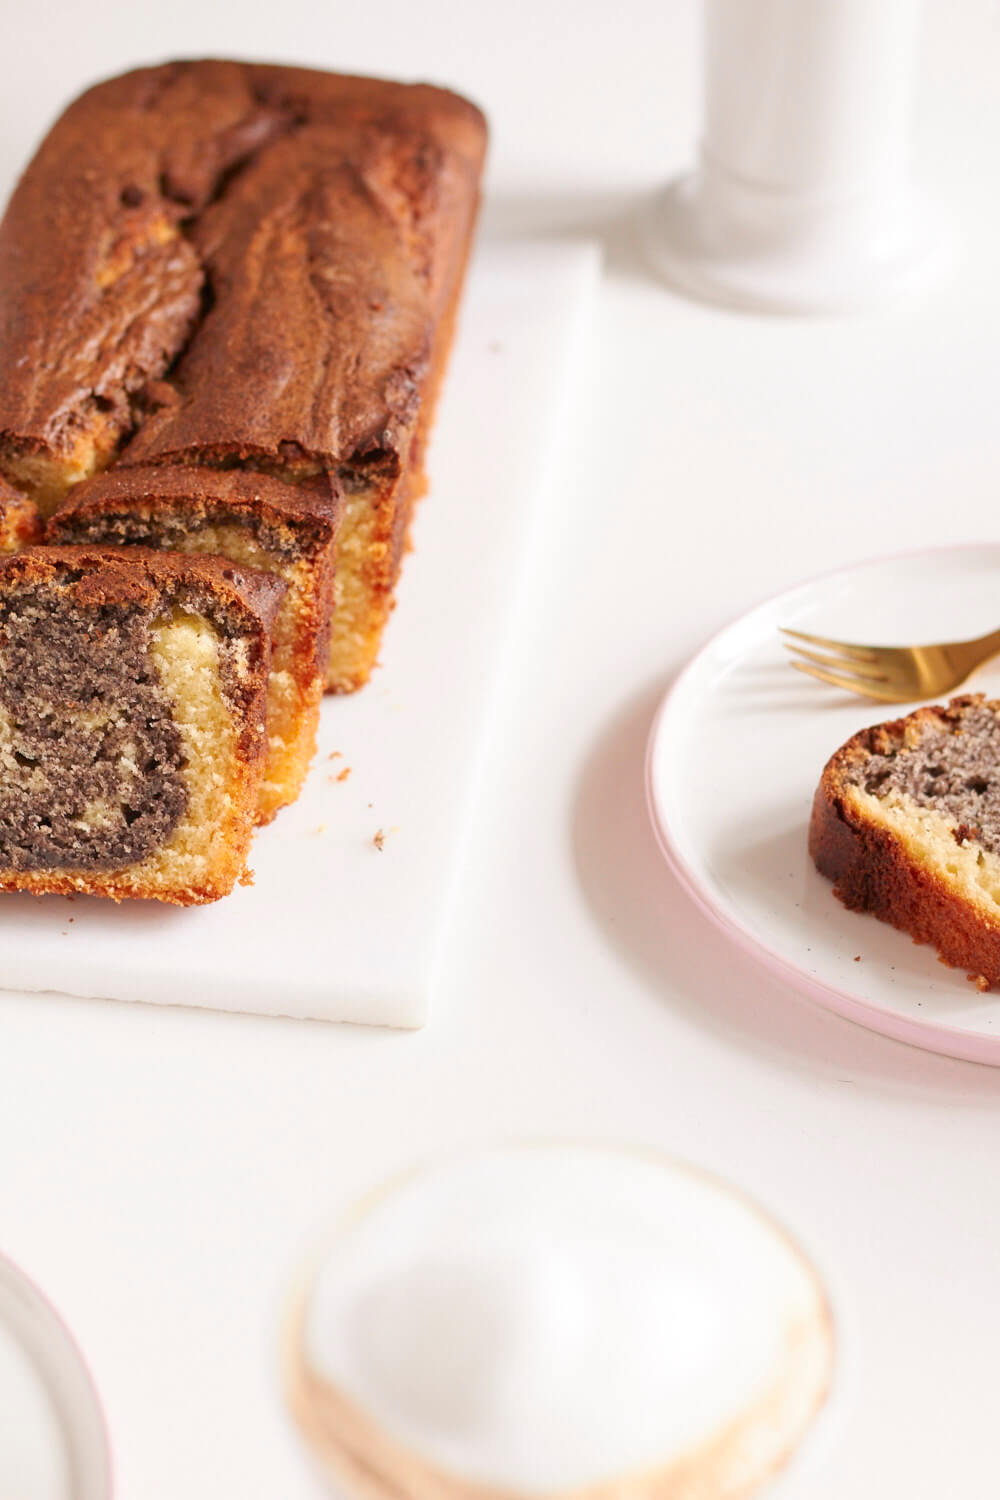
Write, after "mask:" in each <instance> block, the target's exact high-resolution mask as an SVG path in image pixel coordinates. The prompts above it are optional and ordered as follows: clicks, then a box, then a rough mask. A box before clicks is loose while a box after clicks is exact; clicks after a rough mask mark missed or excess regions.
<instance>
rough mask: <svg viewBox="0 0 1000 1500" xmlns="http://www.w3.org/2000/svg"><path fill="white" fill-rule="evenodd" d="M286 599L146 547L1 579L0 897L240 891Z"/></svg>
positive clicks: (72, 552) (45, 554) (211, 565)
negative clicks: (15, 893)
mask: <svg viewBox="0 0 1000 1500" xmlns="http://www.w3.org/2000/svg"><path fill="white" fill-rule="evenodd" d="M283 593H284V586H283V585H282V584H281V583H280V581H279V580H277V579H275V578H273V577H271V576H270V575H268V574H264V573H252V572H247V571H241V570H238V569H236V568H234V567H232V566H231V565H228V564H226V563H224V562H222V561H221V560H220V559H217V558H184V557H178V556H175V555H172V554H163V553H157V552H149V551H146V550H144V549H138V548H136V549H128V550H120V551H119V550H109V549H100V548H93V547H52V548H32V549H28V550H26V551H24V552H21V553H18V554H17V555H15V556H13V557H11V558H8V559H7V560H6V561H5V562H3V563H2V564H0V771H2V774H0V889H28V890H33V891H36V892H39V893H41V892H45V891H73V890H85V891H90V892H93V893H96V894H105V895H112V896H115V897H116V898H118V897H121V896H155V897H157V898H158V899H160V900H166V901H173V902H177V903H180V904H189V903H191V902H194V901H205V900H213V899H215V898H216V897H217V896H219V895H223V894H225V892H226V891H227V890H229V889H230V888H231V887H232V884H233V882H234V881H235V880H236V879H237V878H238V876H239V875H240V874H241V872H242V870H243V868H244V861H245V855H246V850H247V847H248V844H249V837H250V830H251V827H252V822H253V813H254V809H255V806H256V794H257V787H258V784H259V780H260V773H261V768H262V764H263V757H264V745H265V739H264V695H265V688H266V682H267V672H268V666H269V656H270V631H271V629H272V627H273V624H274V619H275V616H276V613H277V609H278V607H279V604H280V602H281V598H282V595H283Z"/></svg>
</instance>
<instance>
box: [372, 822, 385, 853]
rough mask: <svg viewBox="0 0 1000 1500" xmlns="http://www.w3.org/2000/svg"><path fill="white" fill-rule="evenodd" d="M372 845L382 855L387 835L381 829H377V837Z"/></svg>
mask: <svg viewBox="0 0 1000 1500" xmlns="http://www.w3.org/2000/svg"><path fill="white" fill-rule="evenodd" d="M372 843H373V844H374V845H375V848H376V849H378V850H379V852H380V853H381V851H382V850H383V849H384V848H385V834H384V833H383V832H382V829H381V828H377V829H376V830H375V837H374V838H373V839H372Z"/></svg>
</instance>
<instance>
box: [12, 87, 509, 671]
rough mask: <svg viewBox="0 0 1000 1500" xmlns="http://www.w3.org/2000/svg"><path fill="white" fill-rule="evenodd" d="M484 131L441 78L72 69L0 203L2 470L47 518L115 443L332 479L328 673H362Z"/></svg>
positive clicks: (407, 489) (132, 462) (438, 352)
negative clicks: (73, 95)
mask: <svg viewBox="0 0 1000 1500" xmlns="http://www.w3.org/2000/svg"><path fill="white" fill-rule="evenodd" d="M485 143H486V129H485V123H484V121H483V117H482V115H481V114H480V113H479V111H478V110H477V109H476V108H475V107H474V106H473V105H472V104H470V103H468V102H467V101H466V100H464V99H461V98H459V97H457V96H456V95H454V94H451V93H448V92H446V91H444V90H441V89H436V88H432V87H429V86H426V85H420V84H416V85H405V84H396V83H388V82H382V81H378V80H374V79H364V78H352V77H344V76H338V75H334V74H327V73H319V72H313V71H310V70H307V69H303V68H288V67H271V66H265V65H258V64H250V63H236V62H220V61H205V62H177V63H170V64H167V65H165V66H162V67H154V68H144V69H140V70H138V71H136V72H133V73H128V74H126V75H124V76H123V77H120V78H115V79H111V80H110V81H108V82H105V83H102V84H99V85H97V86H96V87H95V88H92V89H90V90H89V92H87V93H85V94H84V95H83V96H82V97H81V98H79V99H78V100H77V101H76V102H75V103H74V104H72V105H71V106H70V107H69V109H67V110H66V112H65V114H64V115H63V116H62V117H61V119H60V120H59V121H58V122H57V123H56V125H55V126H54V127H53V129H52V130H51V131H50V133H49V135H48V136H47V137H46V139H45V140H44V141H43V143H42V145H41V147H40V148H39V150H38V153H37V154H36V156H35V158H34V159H33V161H32V162H31V163H30V165H29V166H28V168H27V170H26V172H25V173H24V176H23V177H22V179H21V181H20V183H19V184H18V186H17V188H16V190H15V192H14V195H13V197H12V199H11V201H10V204H9V206H8V208H7V212H6V215H5V217H4V219H3V222H2V224H0V287H2V293H3V297H2V309H0V473H2V474H3V475H4V476H5V477H6V479H7V480H8V481H9V482H10V483H11V484H12V485H14V486H15V487H17V488H18V489H20V490H23V491H24V492H26V493H27V495H28V496H29V498H30V499H31V500H33V501H34V502H35V503H36V504H37V505H38V506H39V508H40V509H41V510H42V512H43V513H44V514H46V515H48V514H51V512H52V511H53V510H54V509H55V508H56V507H57V506H58V504H59V503H60V501H61V500H62V499H63V498H64V496H65V495H66V494H67V492H68V491H69V490H70V489H71V487H72V486H73V485H75V484H76V483H78V482H79V481H81V480H83V479H86V478H88V477H89V476H91V475H93V474H95V473H97V472H99V471H100V470H103V469H107V468H109V467H110V466H112V465H115V466H116V468H117V470H118V471H124V470H125V469H126V468H130V467H132V466H141V467H142V468H143V469H148V468H149V467H151V466H170V467H178V466H186V465H195V466H197V467H198V468H200V469H205V468H214V469H232V468H237V469H244V470H251V471H256V472H258V473H266V474H268V475H270V476H272V477H276V478H277V479H279V480H281V481H283V482H284V483H287V484H299V483H303V482H308V481H310V480H314V479H316V478H317V477H320V476H332V478H333V480H334V482H335V485H336V488H337V490H338V491H339V492H340V493H342V495H343V510H342V514H341V517H340V521H339V527H338V538H337V542H336V558H335V573H336V584H335V592H336V608H335V611H334V617H333V627H332V631H331V632H330V638H329V657H328V661H327V665H326V683H327V685H328V686H329V687H330V688H332V689H337V690H349V689H353V688H356V687H358V686H359V685H360V684H361V683H363V682H364V681H365V680H366V678H367V676H368V674H369V672H370V670H371V667H372V665H373V663H374V659H375V655H376V652H377V649H378V645H379V639H380V635H381V631H382V627H383V625H384V623H385V620H386V618H387V615H388V612H389V609H390V608H391V601H392V591H393V587H394V584H395V579H396V575H397V572H398V569H399V565H400V559H401V556H402V552H403V547H404V542H405V539H406V532H407V526H408V522H409V518H410V512H411V508H412V505H413V501H414V498H415V497H416V495H417V494H418V493H419V491H420V489H421V486H422V483H423V480H422V460H423V450H424V444H425V440H426V437H427V431H428V424H429V421H430V417H431V411H432V407H433V403H434V397H435V393H436V390H437V386H438V383H439V380H440V377H441V373H442V368H443V364H444V360H445V357H446V354H447V350H448V346H449V343H450V335H451V327H452V319H453V314H454V311H455V307H456V303H457V300H458V296H459V291H460V287H461V283H462V278H463V271H464V266H465V261H466V256H467V252H468V247H469V242H470V237H471V233H472V229H473V225H474V220H475V215H476V208H477V201H478V190H479V178H480V173H481V169H482V163H483V156H484V151H485ZM145 482H146V481H145V479H143V480H142V483H143V484H145Z"/></svg>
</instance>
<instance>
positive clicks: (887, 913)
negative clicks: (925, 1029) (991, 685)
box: [809, 693, 1000, 990]
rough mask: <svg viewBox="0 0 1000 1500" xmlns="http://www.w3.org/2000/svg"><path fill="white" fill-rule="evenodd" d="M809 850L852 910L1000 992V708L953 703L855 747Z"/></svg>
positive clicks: (837, 769)
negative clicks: (898, 930) (896, 930)
mask: <svg viewBox="0 0 1000 1500" xmlns="http://www.w3.org/2000/svg"><path fill="white" fill-rule="evenodd" d="M809 850H810V853H811V854H812V857H813V859H814V861H815V863H816V867H817V869H818V870H819V871H820V873H821V874H823V875H825V876H827V878H828V879H830V880H832V881H833V882H834V889H835V891H836V894H837V895H838V896H839V897H840V899H841V901H843V903H844V905H845V906H847V907H849V908H850V909H851V910H853V911H869V912H871V913H872V914H873V915H874V916H876V917H879V918H880V919H881V920H882V921H883V922H891V923H892V925H893V926H894V927H899V928H902V930H903V931H904V932H908V933H910V934H911V936H912V937H914V938H915V939H916V940H917V942H920V943H933V944H934V946H935V948H936V949H937V951H938V953H939V955H940V957H941V959H942V961H943V962H944V963H946V964H952V965H954V966H955V967H956V968H961V969H966V970H968V972H969V977H970V978H972V979H975V981H976V983H977V984H978V986H979V988H980V989H984V990H985V989H989V988H990V987H991V986H992V985H1000V701H992V702H991V701H988V700H987V699H986V698H985V697H984V696H983V694H981V693H980V694H976V695H972V696H965V697H961V698H953V699H952V700H951V702H950V703H949V704H947V705H946V706H941V707H933V708H921V709H918V710H917V711H916V712H915V713H912V714H909V715H908V716H907V717H906V718H904V719H895V720H893V721H892V722H891V723H887V724H876V725H873V726H872V727H871V728H870V729H863V730H862V731H861V732H860V733H859V734H856V735H854V736H853V738H852V739H850V740H848V741H847V743H846V744H845V745H843V746H842V747H841V748H840V749H839V750H838V751H837V752H836V754H835V755H834V756H833V757H832V758H831V759H830V761H829V762H828V763H827V765H826V767H825V769H824V771H823V775H822V777H821V779H820V784H819V787H818V788H817V791H816V796H815V799H814V802H813V811H812V821H811V824H810V829H809Z"/></svg>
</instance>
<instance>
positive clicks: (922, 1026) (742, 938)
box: [644, 540, 1000, 1068]
mask: <svg viewBox="0 0 1000 1500" xmlns="http://www.w3.org/2000/svg"><path fill="white" fill-rule="evenodd" d="M985 546H990V547H1000V542H998V541H995V540H994V541H990V542H983V541H979V542H957V543H952V544H950V545H948V546H943V547H917V548H910V549H908V550H906V551H902V552H894V553H888V554H886V555H884V556H879V557H869V558H861V559H860V560H859V561H858V562H855V563H848V564H847V565H846V566H842V567H839V568H830V569H827V570H826V571H825V572H822V573H818V574H815V575H814V576H813V577H811V578H807V579H804V580H803V581H802V582H801V583H796V584H792V585H791V587H790V588H787V589H782V590H780V591H779V592H778V593H774V594H769V595H768V596H767V597H766V598H764V599H761V600H759V601H758V602H757V603H756V604H754V605H751V607H750V608H749V609H747V610H744V611H743V613H742V614H739V615H736V616H735V617H734V618H733V619H732V620H730V621H728V622H727V623H726V624H725V625H723V626H722V628H721V629H720V630H717V631H716V632H715V633H714V634H713V635H712V636H710V637H709V639H708V640H707V641H706V642H705V643H704V645H703V646H701V647H700V648H699V649H698V650H697V651H696V652H695V654H694V655H693V656H692V657H691V659H690V660H689V661H688V663H687V665H686V666H685V667H683V668H682V669H681V671H680V672H679V673H678V674H677V676H676V677H675V678H674V680H673V682H672V683H671V684H670V686H669V688H668V689H667V691H666V693H665V694H664V696H663V699H662V701H661V702H660V706H659V708H658V709H657V710H656V714H655V716H654V718H653V723H652V725H651V727H650V731H649V739H648V741H647V745H646V760H645V778H644V779H645V788H646V806H647V809H648V812H649V818H650V822H651V824H652V826H653V833H654V835H655V837H656V842H657V844H658V846H659V849H660V853H661V854H662V855H663V857H664V859H665V860H666V862H667V864H668V865H669V866H670V868H671V870H672V871H673V873H674V874H675V875H676V877H677V879H678V880H679V882H680V884H681V885H682V886H683V888H684V890H685V891H686V892H687V894H688V895H689V896H690V897H691V899H692V900H693V901H694V903H695V905H696V906H698V907H699V908H700V909H701V910H702V911H703V912H704V913H705V915H706V916H707V917H708V918H709V919H710V920H711V921H712V922H714V924H715V926H716V927H718V928H719V929H720V930H721V931H722V932H723V933H724V934H725V935H726V937H727V938H729V939H730V941H732V942H734V943H735V944H736V946H737V947H738V948H740V949H742V951H743V952H744V953H748V954H749V955H750V956H751V957H752V958H755V959H756V960H757V961H758V962H759V963H761V964H763V966H764V967H765V968H767V969H770V970H771V972H772V973H774V974H776V975H778V976H779V978H782V979H785V980H788V981H790V982H791V983H792V984H794V985H795V986H796V987H797V988H798V989H799V990H800V991H802V992H803V993H804V994H806V995H807V996H809V998H810V999H812V1000H815V1001H816V1002H817V1003H818V1004H820V1005H822V1006H823V1007H824V1008H825V1009H826V1010H830V1011H833V1012H834V1013H835V1014H836V1015H839V1016H843V1017H844V1018H845V1019H846V1020H848V1021H853V1022H855V1024H856V1025H858V1026H863V1027H865V1029H866V1030H868V1031H875V1032H878V1033H879V1034H880V1035H881V1036H887V1037H890V1038H891V1039H892V1040H893V1041H897V1042H905V1043H907V1044H908V1045H909V1046H911V1047H919V1048H920V1049H921V1050H922V1051H924V1052H936V1053H938V1054H940V1055H941V1056H944V1057H954V1058H958V1059H959V1060H960V1061H961V1062H973V1063H982V1064H985V1065H986V1066H987V1067H993V1068H995V1067H1000V1037H996V1038H993V1037H975V1036H971V1035H970V1034H969V1033H968V1032H967V1031H962V1030H959V1029H957V1028H956V1027H953V1026H943V1025H941V1024H940V1023H938V1022H936V1021H924V1020H920V1021H916V1020H907V1019H906V1018H905V1017H903V1016H899V1015H896V1014H895V1013H894V1012H892V1011H886V1010H883V1009H882V1008H881V1007H880V1006H877V1005H873V1004H872V1003H871V1002H870V1001H867V1000H859V999H858V997H857V996H856V995H854V994H852V993H851V992H850V991H849V990H842V989H839V988H838V987H837V986H836V985H832V984H826V983H825V982H824V981H823V980H821V979H817V978H816V977H815V976H814V975H812V974H809V973H807V972H806V970H805V969H801V968H799V967H798V965H797V964H794V963H792V962H791V961H790V960H789V959H787V958H784V957H783V956H782V955H781V954H780V953H778V952H776V951H775V950H774V949H773V948H771V947H769V946H768V944H767V943H766V942H762V941H761V939H760V938H759V937H757V936H755V935H754V933H752V932H751V931H750V929H749V928H747V927H745V926H743V924H742V923H740V922H738V921H737V920H736V919H735V918H734V917H733V916H731V915H730V914H729V913H728V912H727V911H726V910H725V909H724V908H723V907H721V906H720V905H718V903H717V902H716V900H715V898H714V896H713V894H712V892H711V891H710V889H709V888H708V886H707V885H706V884H705V883H704V882H703V881H702V880H701V878H700V877H699V875H698V872H697V870H696V868H695V867H694V866H692V865H691V864H690V863H689V862H688V860H687V859H685V857H684V855H683V854H682V853H681V851H680V849H679V848H678V847H677V845H676V843H675V842H674V839H673V836H672V834H671V832H670V826H669V820H668V819H667V818H666V817H665V816H664V814H663V813H662V811H661V809H660V806H659V803H658V801H657V795H656V788H655V773H654V761H655V758H656V751H657V747H658V745H659V741H660V738H661V735H662V729H663V721H664V720H665V719H666V717H667V714H668V713H669V711H670V708H671V706H672V703H673V699H674V697H675V695H676V694H677V693H678V692H679V691H680V689H681V688H682V687H683V686H684V684H685V683H686V681H687V679H688V677H689V676H690V675H691V674H692V673H693V672H694V671H695V669H696V668H697V666H698V665H699V663H700V662H701V660H702V658H703V657H704V656H706V655H707V654H708V653H709V652H710V651H711V650H712V648H713V647H714V646H715V644H716V643H717V641H719V640H720V639H721V638H722V636H724V635H725V634H726V633H727V631H729V630H731V629H732V628H733V626H734V625H737V624H739V622H740V621H741V620H745V619H747V618H748V616H750V615H753V614H756V613H757V611H758V610H761V609H765V608H766V607H767V606H768V605H769V604H776V603H777V602H778V601H779V600H781V599H783V598H785V597H786V595H788V594H792V593H796V592H797V591H798V590H799V589H802V588H808V587H809V585H810V584H814V583H821V582H823V581H825V580H826V579H831V578H836V577H837V576H838V575H840V574H842V573H853V572H855V571H856V570H857V569H858V568H863V567H868V566H875V565H877V564H880V563H893V562H902V561H904V560H905V559H907V558H918V557H928V556H931V555H933V554H935V553H941V552H951V553H955V552H969V551H973V550H975V549H976V548H981V547H985Z"/></svg>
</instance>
